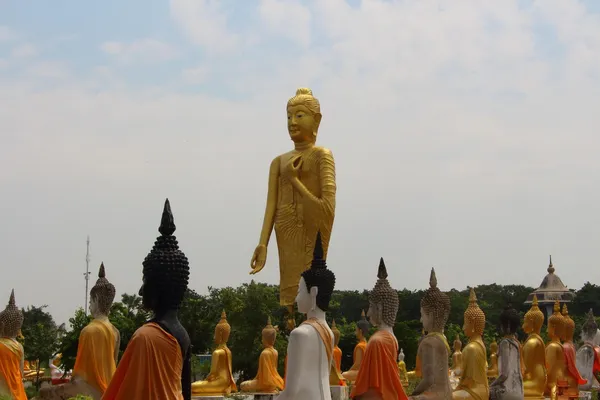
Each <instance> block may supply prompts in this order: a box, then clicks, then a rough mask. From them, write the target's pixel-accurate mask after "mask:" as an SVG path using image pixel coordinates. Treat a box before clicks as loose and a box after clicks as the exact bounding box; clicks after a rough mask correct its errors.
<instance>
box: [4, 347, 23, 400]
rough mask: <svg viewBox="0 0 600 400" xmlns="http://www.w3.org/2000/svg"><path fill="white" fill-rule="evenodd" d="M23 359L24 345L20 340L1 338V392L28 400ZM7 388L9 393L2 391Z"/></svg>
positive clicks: (21, 399)
mask: <svg viewBox="0 0 600 400" xmlns="http://www.w3.org/2000/svg"><path fill="white" fill-rule="evenodd" d="M22 359H23V346H21V344H19V342H17V341H16V340H13V339H9V338H0V394H9V395H11V396H12V398H13V400H27V396H26V395H25V387H24V386H23V376H22V374H21V360H22ZM5 390H6V391H8V393H2V392H3V391H5Z"/></svg>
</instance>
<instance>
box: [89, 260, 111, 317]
mask: <svg viewBox="0 0 600 400" xmlns="http://www.w3.org/2000/svg"><path fill="white" fill-rule="evenodd" d="M115 294H116V291H115V286H114V285H113V284H112V283H110V282H109V281H108V279H106V270H105V268H104V263H101V264H100V269H99V270H98V280H97V281H96V284H95V285H94V286H93V287H92V290H90V299H94V300H95V302H96V306H97V307H98V311H100V312H101V313H102V314H105V315H108V313H109V312H110V306H112V303H113V301H114V300H115Z"/></svg>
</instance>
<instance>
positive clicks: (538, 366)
mask: <svg viewBox="0 0 600 400" xmlns="http://www.w3.org/2000/svg"><path fill="white" fill-rule="evenodd" d="M543 324H544V313H543V312H542V310H540V308H539V306H538V299H537V296H536V295H534V296H533V301H532V302H531V308H530V309H529V311H527V313H525V317H524V318H523V331H524V332H525V333H526V334H528V335H529V336H528V337H527V339H526V340H525V343H524V344H523V348H522V357H521V358H522V360H523V362H522V365H523V368H522V369H523V392H524V394H525V399H532V400H533V399H543V398H544V390H545V388H546V350H545V345H544V340H543V339H542V337H541V336H540V332H541V330H542V325H543Z"/></svg>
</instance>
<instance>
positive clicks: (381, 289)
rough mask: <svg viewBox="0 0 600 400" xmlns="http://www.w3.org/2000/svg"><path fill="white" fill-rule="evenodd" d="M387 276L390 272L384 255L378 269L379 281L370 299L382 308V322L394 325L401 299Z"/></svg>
mask: <svg viewBox="0 0 600 400" xmlns="http://www.w3.org/2000/svg"><path fill="white" fill-rule="evenodd" d="M387 277H388V273H387V269H386V267H385V262H384V261H383V257H381V259H380V260H379V267H378V269H377V282H376V283H375V287H373V290H372V291H371V296H370V298H369V300H370V301H371V302H373V303H375V304H377V305H379V307H380V308H381V319H382V322H383V323H384V324H386V325H389V326H392V327H393V326H394V324H395V323H396V314H397V313H398V306H399V305H400V300H399V299H398V292H396V291H395V290H394V289H393V288H392V287H391V286H390V283H389V282H388V280H387Z"/></svg>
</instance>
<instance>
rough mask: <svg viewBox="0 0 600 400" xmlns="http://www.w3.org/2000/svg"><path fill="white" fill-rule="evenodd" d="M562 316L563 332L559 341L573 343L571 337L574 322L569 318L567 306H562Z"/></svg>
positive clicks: (573, 330)
mask: <svg viewBox="0 0 600 400" xmlns="http://www.w3.org/2000/svg"><path fill="white" fill-rule="evenodd" d="M562 316H563V318H564V319H563V324H564V325H563V330H562V335H561V339H562V340H564V341H566V342H572V341H573V335H574V334H575V321H573V319H572V318H571V317H570V316H569V310H568V309H567V304H566V303H565V304H563V308H562Z"/></svg>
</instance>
